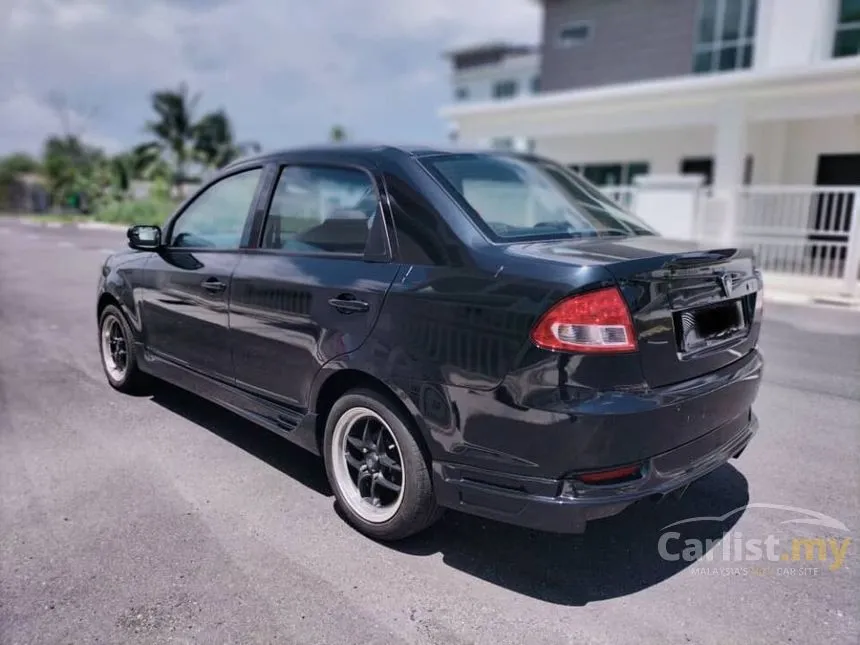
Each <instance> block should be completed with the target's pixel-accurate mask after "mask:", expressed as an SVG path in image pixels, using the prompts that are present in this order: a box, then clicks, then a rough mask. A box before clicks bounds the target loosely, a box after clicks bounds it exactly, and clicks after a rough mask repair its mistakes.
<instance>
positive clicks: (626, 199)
mask: <svg viewBox="0 0 860 645" xmlns="http://www.w3.org/2000/svg"><path fill="white" fill-rule="evenodd" d="M600 190H602V191H603V193H604V194H605V195H607V196H608V197H609V198H610V199H612V200H613V201H616V202H618V203H619V204H621V206H623V207H624V208H631V207H632V206H633V200H634V199H635V197H636V191H637V188H636V186H601V187H600Z"/></svg>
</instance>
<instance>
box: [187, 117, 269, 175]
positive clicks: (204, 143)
mask: <svg viewBox="0 0 860 645" xmlns="http://www.w3.org/2000/svg"><path fill="white" fill-rule="evenodd" d="M194 146H195V152H196V157H197V161H198V162H200V163H201V164H202V165H203V166H204V167H206V168H210V169H211V168H216V169H217V168H223V167H224V166H226V165H227V164H229V163H231V162H233V161H235V160H236V159H238V158H240V157H243V156H245V155H248V154H253V153H256V152H259V151H260V144H258V143H257V142H255V141H249V142H243V143H237V142H236V140H235V138H234V136H233V127H232V124H231V123H230V119H229V118H228V117H227V114H226V113H225V112H224V110H217V111H215V112H212V113H210V114H207V115H205V116H203V117H202V118H201V119H200V120H199V121H198V122H197V123H196V124H195V126H194Z"/></svg>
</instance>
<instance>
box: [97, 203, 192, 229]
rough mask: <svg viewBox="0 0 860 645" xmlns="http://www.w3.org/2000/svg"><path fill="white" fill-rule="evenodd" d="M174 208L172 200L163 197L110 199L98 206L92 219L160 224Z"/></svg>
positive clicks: (119, 222)
mask: <svg viewBox="0 0 860 645" xmlns="http://www.w3.org/2000/svg"><path fill="white" fill-rule="evenodd" d="M175 208H176V204H175V203H174V202H172V201H170V200H169V199H163V198H161V199H159V198H149V199H139V200H129V201H112V202H108V203H106V204H104V205H102V206H100V207H99V208H98V209H97V210H96V212H95V217H94V219H96V220H99V221H101V222H112V223H115V224H129V225H131V224H156V225H158V226H161V225H163V224H164V222H165V221H166V220H167V218H168V217H170V215H171V213H173V211H174V209H175Z"/></svg>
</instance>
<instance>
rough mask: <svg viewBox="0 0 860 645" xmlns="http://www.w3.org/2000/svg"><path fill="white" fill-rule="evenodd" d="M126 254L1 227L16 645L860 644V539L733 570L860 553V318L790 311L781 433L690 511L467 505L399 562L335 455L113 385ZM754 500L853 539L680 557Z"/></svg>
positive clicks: (709, 481) (697, 498)
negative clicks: (662, 551)
mask: <svg viewBox="0 0 860 645" xmlns="http://www.w3.org/2000/svg"><path fill="white" fill-rule="evenodd" d="M122 244H123V236H122V234H118V233H115V232H105V231H78V230H70V229H66V228H61V229H52V228H35V227H32V226H25V225H23V224H21V223H18V222H16V221H14V220H8V219H0V513H2V514H0V642H2V643H46V644H48V643H49V644H58V645H59V644H64V643H74V644H83V643H207V644H208V643H321V644H323V643H324V644H332V645H334V644H339V643H356V644H362V645H365V644H368V643H385V644H386V645H394V644H396V643H435V644H445V645H458V644H463V643H517V644H521V643H528V644H529V645H538V644H544V643H546V644H560V643H610V644H612V645H618V644H623V643H660V644H668V643H714V644H717V645H726V644H727V643H743V644H744V645H749V644H751V643H816V644H823V643H857V642H858V636H860V611H858V609H860V606H858V599H860V574H858V564H860V563H858V557H860V555H858V552H857V546H856V544H854V543H851V544H850V545H849V546H848V548H847V552H844V553H847V555H846V557H845V558H844V559H842V561H841V564H840V566H839V567H838V568H837V569H836V570H830V566H831V565H832V564H833V563H834V562H835V561H832V560H827V561H824V562H821V561H817V560H813V561H812V562H804V561H799V562H793V561H788V562H776V563H773V562H754V561H753V562H751V561H749V560H748V559H747V560H742V561H726V560H722V559H721V557H722V556H721V555H719V554H720V553H721V548H722V547H724V546H725V545H726V544H732V543H733V542H734V540H735V539H738V540H740V539H747V538H758V539H764V538H766V537H767V536H769V535H774V534H775V535H779V536H788V535H794V536H798V535H800V536H806V537H818V536H823V537H829V538H830V539H831V540H833V543H834V544H837V545H838V544H844V542H842V540H844V539H845V538H846V537H851V538H852V539H854V536H858V535H860V495H858V493H860V476H858V465H860V441H858V437H860V315H858V314H856V313H851V312H848V311H843V310H839V309H835V308H797V307H785V306H776V305H769V306H767V308H766V323H765V327H764V330H763V336H762V341H761V344H762V347H763V351H764V353H765V356H766V359H767V361H768V362H767V368H766V369H767V371H766V379H765V383H764V385H763V387H762V390H761V394H760V398H759V401H758V404H757V406H756V411H757V413H758V415H759V417H760V420H761V431H760V434H759V436H758V437H757V438H756V440H755V441H754V442H753V444H752V445H751V447H750V448H749V449H748V450H747V452H746V453H745V454H743V455H742V457H741V458H740V459H739V460H736V461H734V462H733V463H732V465H728V466H724V467H723V468H721V469H719V470H718V471H716V472H714V473H712V474H711V475H709V476H708V477H706V478H704V479H703V480H701V481H699V482H697V483H696V484H694V485H693V486H692V487H690V489H688V491H687V492H686V494H685V495H684V497H683V498H681V499H680V500H679V501H668V502H664V503H663V504H661V505H659V506H657V507H653V506H651V505H649V504H644V505H640V506H637V507H634V508H633V509H630V510H628V511H627V512H626V513H624V514H622V515H621V516H619V517H617V518H612V519H608V520H604V521H601V522H599V523H596V524H594V525H593V528H592V529H591V530H590V532H589V533H588V534H587V535H586V536H585V537H584V538H578V537H570V536H559V535H548V534H540V533H536V532H531V531H526V530H521V529H517V528H512V527H508V526H504V525H500V524H494V523H490V522H485V521H482V520H478V519H474V518H470V517H467V516H464V515H460V514H456V513H449V514H448V516H446V518H445V519H444V520H443V521H442V522H441V523H440V524H439V525H438V526H436V527H435V528H434V529H433V530H431V531H430V532H429V533H428V534H425V535H423V536H419V537H418V538H416V539H413V540H410V541H408V542H407V543H405V544H403V545H401V546H397V547H389V546H383V545H380V544H376V543H373V542H371V541H370V540H368V539H366V538H364V537H362V536H360V535H359V534H357V533H356V532H355V531H353V530H351V529H350V528H349V527H348V526H347V525H346V524H345V523H344V522H343V521H342V520H341V519H340V518H339V517H338V515H337V514H336V513H335V512H334V510H333V497H332V495H331V492H330V490H329V488H328V485H327V483H326V480H325V477H324V474H323V469H322V464H321V462H320V461H318V460H317V459H316V458H314V457H312V456H310V455H308V454H306V453H304V452H302V451H301V450H300V449H297V448H294V447H292V446H291V445H290V444H288V443H287V442H285V441H283V440H281V439H280V438H278V437H276V436H274V435H271V434H268V433H266V432H265V431H263V430H260V429H257V428H255V427H254V426H252V425H250V424H248V423H246V422H244V421H242V420H239V419H238V418H237V417H235V416H233V415H232V414H230V413H228V412H225V411H222V410H221V409H219V408H217V407H216V406H213V405H211V404H209V403H206V402H204V401H202V400H200V399H196V398H195V397H193V396H191V395H188V394H185V393H182V392H180V391H177V390H174V389H172V388H169V387H165V388H161V389H160V390H159V391H158V392H157V393H156V394H155V395H154V396H152V397H138V398H134V397H129V396H123V395H121V394H118V393H116V392H114V391H113V390H111V389H110V388H109V387H108V385H107V383H106V381H105V379H104V377H103V374H102V371H101V368H100V364H99V359H98V352H97V346H96V327H95V302H94V288H95V284H96V276H97V273H98V269H99V265H100V263H101V261H102V260H103V259H104V257H105V256H106V254H107V253H108V252H109V249H111V248H116V247H118V246H120V245H122ZM747 502H750V503H754V504H764V505H768V504H771V505H783V506H790V507H799V508H802V509H808V510H811V511H815V512H819V513H823V514H825V515H827V516H829V517H830V518H833V520H835V521H836V524H834V523H833V521H830V525H829V527H822V526H820V525H814V524H797V523H792V524H781V522H784V521H786V520H791V519H797V518H805V517H806V518H808V515H805V514H803V513H802V512H798V511H791V510H790V509H789V510H786V509H776V508H766V507H763V506H758V507H753V506H750V507H747V508H745V509H744V508H741V509H740V510H739V511H738V512H736V513H733V514H731V515H730V516H729V517H727V518H726V519H724V520H723V521H722V522H694V523H691V524H688V525H685V531H686V532H685V533H684V537H685V538H687V537H690V538H697V539H703V538H708V537H711V538H718V537H719V536H720V535H722V534H723V532H724V531H726V530H731V531H732V539H731V540H724V541H723V543H722V546H721V545H717V546H715V547H714V549H713V551H711V554H712V555H713V554H717V555H716V556H714V559H713V560H711V561H707V560H699V561H693V562H685V561H683V560H674V561H671V560H666V559H663V558H661V557H660V555H659V552H658V541H659V537H660V535H661V534H662V533H663V532H662V531H661V528H662V527H664V526H665V525H667V524H669V523H671V522H675V521H678V520H681V519H685V518H689V517H694V516H701V515H705V516H721V515H724V514H726V513H729V512H730V511H733V510H735V509H738V508H739V507H743V506H744V505H746V504H747ZM840 523H841V525H844V528H843V527H842V526H839V524H840ZM679 530H680V529H679ZM787 532H788V533H787ZM738 534H740V535H741V536H742V538H741V537H738ZM672 549H673V550H672V553H679V552H680V549H681V547H679V546H678V543H677V542H675V543H673V546H672ZM780 569H782V571H780Z"/></svg>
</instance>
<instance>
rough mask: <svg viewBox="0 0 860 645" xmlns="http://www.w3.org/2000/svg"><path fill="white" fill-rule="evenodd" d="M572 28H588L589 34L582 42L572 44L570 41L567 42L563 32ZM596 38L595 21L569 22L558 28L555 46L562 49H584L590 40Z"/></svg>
mask: <svg viewBox="0 0 860 645" xmlns="http://www.w3.org/2000/svg"><path fill="white" fill-rule="evenodd" d="M570 27H587V28H588V33H587V35H586V36H585V38H583V39H582V40H580V41H577V42H572V41H570V40H565V38H564V37H563V36H562V32H564V30H565V29H569V28H570ZM593 38H594V21H593V20H570V21H568V22H565V23H563V24H562V25H560V26H559V27H558V29H557V30H556V34H555V45H556V47H560V48H562V49H571V48H573V47H582V46H583V45H585V44H587V43H588V42H589V41H590V40H592V39H593Z"/></svg>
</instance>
